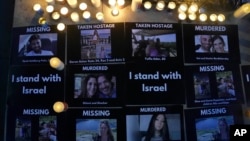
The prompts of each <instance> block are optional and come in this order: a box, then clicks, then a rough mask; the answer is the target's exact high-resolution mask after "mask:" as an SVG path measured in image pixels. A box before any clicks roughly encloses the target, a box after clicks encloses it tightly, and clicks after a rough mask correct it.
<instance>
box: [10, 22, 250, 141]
mask: <svg viewBox="0 0 250 141" xmlns="http://www.w3.org/2000/svg"><path fill="white" fill-rule="evenodd" d="M236 34H237V26H236V25H212V26H211V25H195V24H179V23H142V22H134V23H133V22H128V23H95V24H90V23H87V24H78V25H68V26H66V28H65V31H57V30H56V27H55V26H48V25H46V26H34V27H19V28H13V38H12V49H11V62H10V63H11V66H10V72H9V80H8V83H9V85H8V110H7V113H8V123H7V135H8V136H7V141H14V140H15V141H18V140H21V139H25V140H26V141H33V140H38V141H45V140H46V141H48V140H52V141H64V140H66V141H68V140H72V141H99V139H100V138H101V135H102V134H104V132H103V130H105V131H107V132H105V133H108V134H106V135H108V136H109V140H110V141H125V140H127V141H147V140H174V141H183V140H187V141H195V140H203V137H205V138H206V139H211V140H213V139H215V136H216V135H217V134H216V132H215V130H216V127H217V122H216V121H217V120H224V121H227V123H228V125H233V124H238V123H242V121H243V120H242V113H241V112H242V109H241V107H240V104H244V93H243V90H242V84H241V72H240V66H239V65H240V56H239V45H238V37H237V36H236ZM204 40H205V41H204ZM200 41H202V42H203V44H206V46H207V47H209V52H202V51H204V49H203V48H199V47H201V46H203V45H202V44H201V45H197V44H199V42H200ZM205 42H206V43H205ZM196 45H197V46H196ZM222 48H223V49H224V52H219V51H221V49H222ZM52 57H58V58H59V59H60V60H61V61H62V62H63V63H64V69H63V70H61V71H60V70H56V69H53V68H52V67H50V64H49V59H50V58H52ZM242 73H243V82H244V85H245V91H248V88H247V83H248V79H249V78H248V67H247V66H245V67H242ZM246 98H247V100H248V103H249V97H248V96H246ZM56 101H63V102H66V103H67V104H68V109H67V110H66V111H65V112H62V113H55V112H54V111H53V109H52V105H53V104H54V103H55V102H56ZM184 119H185V120H184ZM208 128H209V129H208ZM153 129H156V130H155V131H154V130H153ZM48 131H50V132H48ZM158 131H159V132H160V134H159V136H154V135H153V134H152V133H153V132H158ZM66 133H67V134H66ZM45 135H46V136H45Z"/></svg>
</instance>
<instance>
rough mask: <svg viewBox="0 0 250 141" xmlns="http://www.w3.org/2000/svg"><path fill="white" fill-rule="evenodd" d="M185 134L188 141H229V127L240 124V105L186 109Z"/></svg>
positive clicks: (241, 119) (241, 121) (241, 120)
mask: <svg viewBox="0 0 250 141" xmlns="http://www.w3.org/2000/svg"><path fill="white" fill-rule="evenodd" d="M184 114H185V121H186V122H185V123H186V136H187V139H188V140H190V141H204V140H210V141H211V140H213V141H214V140H216V141H217V140H220V141H221V140H223V141H229V140H230V138H229V137H230V134H229V127H230V125H234V124H242V123H243V118H242V109H241V106H240V105H233V106H222V107H221V106H220V107H210V108H197V109H186V110H185V111H184Z"/></svg>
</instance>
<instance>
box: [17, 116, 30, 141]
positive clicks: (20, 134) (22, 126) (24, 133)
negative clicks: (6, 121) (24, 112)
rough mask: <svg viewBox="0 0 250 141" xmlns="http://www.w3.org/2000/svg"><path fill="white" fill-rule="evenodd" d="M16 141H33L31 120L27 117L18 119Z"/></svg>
mask: <svg viewBox="0 0 250 141" xmlns="http://www.w3.org/2000/svg"><path fill="white" fill-rule="evenodd" d="M15 141H31V119H30V118H27V117H17V119H16V130H15Z"/></svg>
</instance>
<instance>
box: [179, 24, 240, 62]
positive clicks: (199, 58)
mask: <svg viewBox="0 0 250 141" xmlns="http://www.w3.org/2000/svg"><path fill="white" fill-rule="evenodd" d="M183 40H184V56H185V62H186V63H229V62H234V63H237V64H239V63H240V53H239V38H238V26H237V25H196V24H184V25H183Z"/></svg>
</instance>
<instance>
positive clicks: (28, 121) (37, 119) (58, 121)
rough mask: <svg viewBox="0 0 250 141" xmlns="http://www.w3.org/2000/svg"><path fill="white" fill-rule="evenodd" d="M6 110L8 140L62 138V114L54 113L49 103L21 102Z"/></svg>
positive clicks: (51, 139) (53, 140) (35, 140)
mask: <svg viewBox="0 0 250 141" xmlns="http://www.w3.org/2000/svg"><path fill="white" fill-rule="evenodd" d="M8 110H9V113H8V126H7V131H8V132H7V136H6V137H7V140H8V141H11V140H12V141H58V140H63V137H64V135H63V132H62V127H63V126H64V125H62V124H63V123H64V122H63V116H62V115H61V114H56V113H55V112H54V111H53V109H52V106H51V105H42V106H41V105H36V104H33V105H32V106H31V105H29V104H22V105H15V106H14V107H9V109H8Z"/></svg>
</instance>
